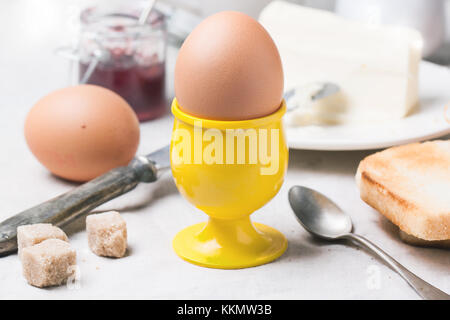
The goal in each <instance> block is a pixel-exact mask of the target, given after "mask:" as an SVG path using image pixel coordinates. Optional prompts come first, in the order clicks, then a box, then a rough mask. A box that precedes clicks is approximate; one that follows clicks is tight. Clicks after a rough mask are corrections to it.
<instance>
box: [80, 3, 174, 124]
mask: <svg viewBox="0 0 450 320" xmlns="http://www.w3.org/2000/svg"><path fill="white" fill-rule="evenodd" d="M139 13H140V10H139V9H134V10H133V9H129V8H128V9H127V8H123V9H121V10H118V9H115V10H114V11H111V9H110V10H101V9H99V8H89V9H86V10H85V11H83V13H82V15H81V21H82V28H83V29H82V33H81V37H80V51H79V52H80V62H79V80H80V81H82V82H85V83H89V84H95V85H99V86H103V87H106V88H108V89H111V90H113V91H114V92H116V93H118V94H119V95H120V96H122V97H123V98H124V99H125V100H126V101H127V102H128V103H129V104H130V105H131V107H132V108H133V109H134V111H135V112H136V114H137V116H138V118H139V120H140V121H146V120H151V119H155V118H157V117H159V116H161V115H163V114H164V113H165V112H166V110H167V101H166V96H165V51H166V30H165V21H164V17H163V15H162V14H160V13H159V12H157V11H156V10H153V11H152V13H151V14H150V17H149V18H148V20H147V23H146V24H145V25H138V24H137V19H138V17H139Z"/></svg>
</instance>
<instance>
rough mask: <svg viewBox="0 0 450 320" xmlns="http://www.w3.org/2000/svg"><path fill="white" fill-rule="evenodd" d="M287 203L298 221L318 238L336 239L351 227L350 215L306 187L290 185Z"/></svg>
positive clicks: (346, 232)
mask: <svg viewBox="0 0 450 320" xmlns="http://www.w3.org/2000/svg"><path fill="white" fill-rule="evenodd" d="M289 203H290V204H291V207H292V210H293V211H294V214H295V217H296V218H297V220H298V222H300V224H301V225H302V226H303V227H304V228H305V229H306V230H308V231H309V232H310V233H312V234H314V235H316V236H318V237H320V238H323V239H326V240H334V239H338V238H340V237H342V236H344V235H346V234H348V233H350V232H351V231H352V229H353V226H352V220H351V218H350V216H349V215H348V214H346V213H345V212H344V211H342V209H341V208H339V207H338V206H337V205H336V204H335V203H334V202H333V201H331V200H330V199H328V198H327V197H326V196H324V195H323V194H321V193H320V192H317V191H314V190H312V189H309V188H306V187H300V186H295V187H292V188H291V189H290V190H289Z"/></svg>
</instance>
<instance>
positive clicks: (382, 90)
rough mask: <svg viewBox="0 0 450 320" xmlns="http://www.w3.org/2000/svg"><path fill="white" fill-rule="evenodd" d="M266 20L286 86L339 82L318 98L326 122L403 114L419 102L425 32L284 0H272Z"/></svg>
mask: <svg viewBox="0 0 450 320" xmlns="http://www.w3.org/2000/svg"><path fill="white" fill-rule="evenodd" d="M260 22H261V23H262V25H263V26H264V27H265V28H266V29H267V31H268V32H269V33H270V35H271V36H272V38H273V39H274V41H275V43H276V44H277V46H278V49H279V51H280V55H281V59H282V62H283V68H284V72H285V81H286V82H285V89H286V90H289V89H291V88H293V87H298V86H303V85H307V84H310V83H314V82H334V83H336V84H338V85H339V86H340V88H341V89H342V90H341V93H340V94H338V95H335V96H332V97H329V98H326V99H323V100H320V101H318V102H317V103H315V104H314V112H315V113H316V115H317V116H318V118H320V119H322V120H323V121H324V122H338V123H342V122H372V121H385V120H388V119H393V118H401V117H405V116H406V115H407V114H408V113H409V112H410V111H411V109H412V108H413V107H414V106H415V105H416V104H417V103H418V71H419V62H420V60H421V50H422V43H423V41H422V37H421V35H420V33H419V32H417V31H415V30H413V29H409V28H405V27H400V26H378V25H377V26H376V25H369V24H364V23H361V22H356V21H350V20H347V19H344V18H342V17H339V16H337V15H335V14H333V13H331V12H327V11H322V10H317V9H311V8H306V7H302V6H300V5H296V4H292V3H288V2H283V1H275V2H272V3H270V4H269V5H268V6H267V7H266V8H265V9H264V10H263V11H262V13H261V16H260ZM316 120H317V119H316Z"/></svg>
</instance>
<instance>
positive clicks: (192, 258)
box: [173, 217, 287, 269]
mask: <svg viewBox="0 0 450 320" xmlns="http://www.w3.org/2000/svg"><path fill="white" fill-rule="evenodd" d="M173 248H174V250H175V252H176V253H177V255H178V256H179V257H181V258H182V259H183V260H185V261H187V262H190V263H192V264H195V265H198V266H201V267H207V268H215V269H242V268H250V267H255V266H259V265H262V264H266V263H269V262H272V261H273V260H275V259H277V258H279V257H280V256H281V255H282V254H283V253H284V252H285V251H286V249H287V240H286V238H285V237H284V235H283V234H282V233H281V232H279V231H278V230H276V229H274V228H272V227H269V226H266V225H264V224H261V223H254V224H253V223H252V222H251V221H250V218H249V217H246V218H243V219H237V220H235V219H233V220H221V219H214V218H210V219H209V220H208V222H207V223H199V224H195V225H192V226H189V227H187V228H185V229H183V230H182V231H180V232H179V233H178V234H177V235H176V236H175V238H174V240H173Z"/></svg>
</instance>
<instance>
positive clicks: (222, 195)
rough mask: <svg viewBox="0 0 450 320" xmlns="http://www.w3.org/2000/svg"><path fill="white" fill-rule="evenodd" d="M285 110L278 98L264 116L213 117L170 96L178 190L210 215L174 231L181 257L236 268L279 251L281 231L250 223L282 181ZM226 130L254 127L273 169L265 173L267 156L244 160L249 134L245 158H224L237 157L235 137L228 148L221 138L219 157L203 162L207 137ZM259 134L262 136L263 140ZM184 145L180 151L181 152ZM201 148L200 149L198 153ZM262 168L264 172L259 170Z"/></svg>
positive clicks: (262, 260) (258, 262)
mask: <svg viewBox="0 0 450 320" xmlns="http://www.w3.org/2000/svg"><path fill="white" fill-rule="evenodd" d="M285 112H286V106H285V103H284V101H283V104H282V106H281V107H280V108H279V109H278V110H277V111H276V112H275V113H273V114H270V115H268V116H266V117H262V118H257V119H251V120H243V121H217V120H209V119H201V118H197V117H194V116H191V115H188V114H186V113H184V112H183V111H181V110H180V108H179V106H178V103H177V101H176V99H174V101H173V103H172V113H173V115H174V116H175V121H174V127H173V132H172V143H171V152H170V153H171V166H172V173H173V177H174V179H175V183H176V185H177V187H178V189H179V191H180V192H181V194H182V195H183V196H184V197H185V198H186V199H187V200H188V201H189V202H191V203H192V204H193V205H194V206H196V207H197V208H198V209H200V210H202V211H203V212H205V213H206V214H207V215H209V220H208V222H206V223H199V224H196V225H192V226H190V227H187V228H186V229H184V230H182V231H180V232H179V233H178V234H177V235H176V236H175V238H174V240H173V247H174V250H175V252H176V253H177V254H178V255H179V256H180V257H181V258H183V259H184V260H186V261H188V262H191V263H193V264H196V265H200V266H203V267H209V268H220V269H239V268H247V267H254V266H258V265H261V264H265V263H268V262H271V261H273V260H275V259H277V258H278V257H280V256H281V255H282V254H283V253H284V251H285V250H286V248H287V240H286V238H285V237H284V236H283V234H281V233H280V232H279V231H277V230H275V229H273V228H271V227H268V226H266V225H263V224H260V223H255V224H253V223H252V222H251V221H250V214H251V213H253V212H254V211H255V210H257V209H259V208H260V207H262V206H263V205H264V204H266V203H267V202H268V201H269V200H270V199H271V198H273V197H274V196H275V195H276V194H277V192H278V191H279V189H280V188H281V185H282V184H283V180H284V175H285V173H286V169H287V163H288V149H287V146H286V141H285V136H284V131H283V124H282V116H283V114H284V113H285ZM199 124H201V125H200V126H199ZM227 129H228V130H227ZM229 129H243V130H241V132H240V134H245V133H247V134H248V133H249V132H248V131H247V130H248V129H253V130H252V131H253V132H252V133H253V134H254V135H256V137H257V138H258V140H257V141H259V145H258V147H259V148H263V150H266V151H267V150H271V153H272V155H274V154H275V155H277V159H275V160H274V159H272V160H271V161H278V162H277V166H275V167H276V168H277V170H275V171H274V172H270V170H268V168H269V167H270V166H271V165H273V164H272V163H267V161H266V162H265V163H264V162H262V161H258V162H257V163H255V161H253V162H252V161H250V160H249V159H250V150H249V149H250V148H249V145H250V142H249V141H250V138H248V137H247V138H248V140H247V142H248V143H245V150H244V152H245V159H246V161H244V163H238V162H239V161H236V163H232V164H230V161H225V159H226V156H227V154H228V155H230V153H233V157H230V160H231V159H235V158H237V157H238V155H237V154H238V151H239V150H238V149H237V148H238V143H237V139H236V141H235V143H234V147H233V148H228V145H227V144H226V141H225V139H224V141H223V146H222V149H221V150H222V151H223V159H224V161H217V159H216V161H215V162H214V163H211V161H209V162H208V161H204V158H203V157H204V154H203V152H206V153H207V152H210V151H211V150H210V149H209V150H208V149H207V148H210V147H208V145H209V144H210V143H211V141H213V139H214V138H211V136H215V138H216V139H217V137H216V135H222V136H223V137H225V138H226V134H227V131H229ZM261 129H262V130H261ZM264 129H266V130H264ZM272 129H275V131H277V132H278V135H277V136H276V139H277V140H271V130H272ZM235 132H236V131H235ZM262 132H266V133H265V134H264V133H262ZM262 135H267V136H266V138H267V139H263V138H264V137H261V136H262ZM206 136H208V137H209V139H207V140H208V141H209V142H205V141H203V142H202V143H201V145H200V146H199V141H200V140H199V139H202V137H203V139H205V137H206ZM253 138H254V137H253ZM183 141H184V142H183ZM261 141H262V142H261ZM183 144H184V145H183ZM183 146H184V147H185V150H183V151H180V150H182V149H183V148H182V147H183ZM219 146H220V145H219ZM241 146H242V145H241ZM196 148H197V149H196ZM274 148H277V150H274ZM200 150H201V153H202V154H200V155H198V152H199V151H200ZM275 151H276V152H275ZM195 152H197V154H195ZM215 152H217V151H215ZM252 152H253V151H252ZM258 152H259V151H258ZM219 153H220V152H219ZM213 154H214V153H213ZM214 155H215V154H214ZM253 155H254V153H253ZM183 159H184V160H183ZM241 160H242V158H241ZM241 162H242V161H241ZM272 167H274V166H272ZM264 168H266V172H265V173H264V174H262V173H263V172H264Z"/></svg>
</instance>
